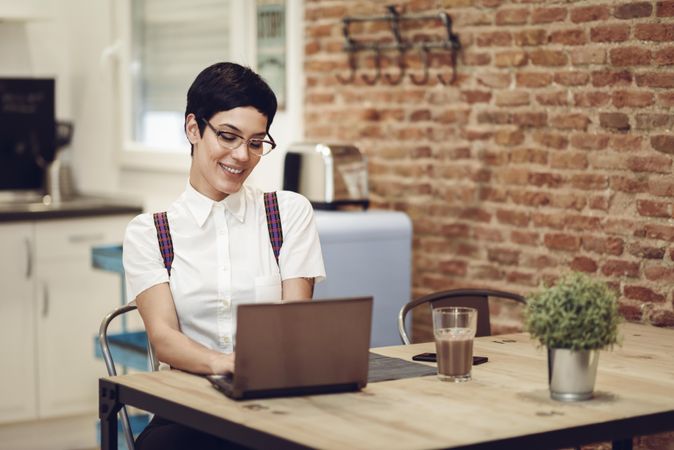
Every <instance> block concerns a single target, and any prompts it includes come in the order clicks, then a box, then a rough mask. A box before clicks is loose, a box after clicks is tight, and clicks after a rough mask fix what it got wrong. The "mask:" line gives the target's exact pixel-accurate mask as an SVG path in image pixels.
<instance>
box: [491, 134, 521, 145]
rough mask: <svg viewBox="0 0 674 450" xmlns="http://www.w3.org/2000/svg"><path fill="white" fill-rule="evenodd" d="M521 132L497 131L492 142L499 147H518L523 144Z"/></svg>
mask: <svg viewBox="0 0 674 450" xmlns="http://www.w3.org/2000/svg"><path fill="white" fill-rule="evenodd" d="M524 137H525V136H524V133H523V132H522V130H498V131H497V132H496V133H494V142H496V143H497V144H499V145H508V146H512V145H519V144H521V143H522V142H524Z"/></svg>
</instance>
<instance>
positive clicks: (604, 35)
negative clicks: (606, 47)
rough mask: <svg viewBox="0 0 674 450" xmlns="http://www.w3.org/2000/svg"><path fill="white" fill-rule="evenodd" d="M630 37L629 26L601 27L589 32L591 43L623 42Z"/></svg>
mask: <svg viewBox="0 0 674 450" xmlns="http://www.w3.org/2000/svg"><path fill="white" fill-rule="evenodd" d="M629 36H630V27H629V25H601V26H597V27H593V28H592V29H591V30H590V40H591V41H592V42H623V41H626V40H627V39H628V38H629Z"/></svg>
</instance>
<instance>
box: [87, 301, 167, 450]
mask: <svg viewBox="0 0 674 450" xmlns="http://www.w3.org/2000/svg"><path fill="white" fill-rule="evenodd" d="M137 308H138V307H137V306H136V301H135V300H134V301H132V302H129V303H127V304H126V305H122V306H120V307H118V308H116V309H114V310H113V311H111V312H110V313H108V314H107V315H106V316H105V317H104V318H103V321H102V322H101V327H100V329H99V332H98V342H99V344H100V346H101V352H102V354H103V360H104V361H105V367H106V368H107V370H108V375H110V376H115V375H117V370H116V369H115V362H114V361H113V360H112V353H111V351H110V343H109V341H108V325H110V322H112V320H113V319H114V318H115V317H117V316H120V315H122V314H126V313H128V312H130V311H134V310H136V309H137ZM147 356H148V357H149V358H150V366H151V369H152V370H153V371H155V370H157V369H158V368H159V362H158V360H157V357H156V355H155V353H154V349H153V348H152V345H150V343H149V341H148V344H147ZM119 415H120V417H119V419H120V423H121V424H122V429H123V431H124V437H125V439H126V446H127V449H128V450H134V448H135V446H134V439H133V432H132V430H131V423H130V422H129V416H128V414H127V412H126V407H122V409H121V410H120V411H119Z"/></svg>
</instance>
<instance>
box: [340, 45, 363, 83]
mask: <svg viewBox="0 0 674 450" xmlns="http://www.w3.org/2000/svg"><path fill="white" fill-rule="evenodd" d="M347 51H348V52H349V68H350V69H351V70H350V72H349V76H348V77H343V76H341V75H340V74H337V81H339V82H340V83H342V84H348V83H353V80H355V79H356V70H357V69H358V67H356V54H355V53H354V52H353V51H351V50H347Z"/></svg>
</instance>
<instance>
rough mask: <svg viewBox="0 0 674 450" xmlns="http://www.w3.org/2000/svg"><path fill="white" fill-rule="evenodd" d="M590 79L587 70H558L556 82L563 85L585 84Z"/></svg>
mask: <svg viewBox="0 0 674 450" xmlns="http://www.w3.org/2000/svg"><path fill="white" fill-rule="evenodd" d="M589 80H590V74H588V73H587V72H575V71H574V72H557V73H556V74H555V83H557V84H561V85H563V86H584V85H586V84H587V82H588V81H589Z"/></svg>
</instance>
